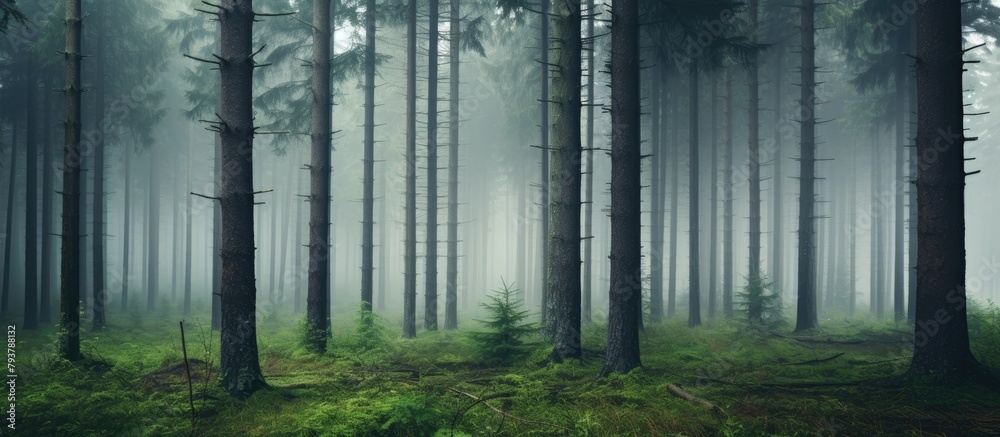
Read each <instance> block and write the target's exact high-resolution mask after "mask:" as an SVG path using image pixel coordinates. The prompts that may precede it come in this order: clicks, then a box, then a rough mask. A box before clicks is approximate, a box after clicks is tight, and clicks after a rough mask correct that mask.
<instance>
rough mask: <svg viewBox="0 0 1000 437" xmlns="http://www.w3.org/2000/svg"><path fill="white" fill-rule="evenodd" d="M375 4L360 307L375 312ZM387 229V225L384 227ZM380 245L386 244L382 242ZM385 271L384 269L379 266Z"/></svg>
mask: <svg viewBox="0 0 1000 437" xmlns="http://www.w3.org/2000/svg"><path fill="white" fill-rule="evenodd" d="M375 8H376V5H375V0H366V1H365V127H364V130H365V132H364V135H365V138H364V141H365V145H364V147H365V149H364V174H363V175H362V178H363V184H364V189H363V196H362V206H361V303H362V304H363V305H365V309H367V310H369V311H370V310H371V309H372V287H373V285H372V281H373V278H372V275H373V274H374V270H375V265H374V257H375V241H374V239H375V215H374V209H375V14H376V9H375ZM382 226H385V223H382ZM379 243H380V244H385V243H384V242H382V241H380V242H379ZM379 267H380V268H385V266H379Z"/></svg>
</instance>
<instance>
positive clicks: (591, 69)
mask: <svg viewBox="0 0 1000 437" xmlns="http://www.w3.org/2000/svg"><path fill="white" fill-rule="evenodd" d="M587 13H588V14H590V16H589V17H588V18H587V37H588V38H589V39H590V41H591V42H590V46H589V47H590V50H587V130H586V131H585V133H584V138H585V139H586V142H587V143H586V146H585V147H586V149H585V150H584V152H583V153H584V160H585V161H586V169H587V170H586V173H585V174H584V175H583V177H584V180H583V190H584V191H583V196H584V198H583V235H584V237H585V238H586V239H585V240H583V284H582V290H581V293H582V294H583V296H582V301H583V302H582V304H581V305H582V306H583V315H582V316H581V317H582V320H581V322H582V323H584V324H588V325H589V324H590V323H591V319H592V314H593V309H592V300H593V298H592V294H593V292H592V287H593V285H594V284H593V281H594V279H593V274H594V273H593V268H594V259H593V258H594V257H593V240H594V238H593V237H594V76H596V75H597V71H598V69H597V68H596V66H595V65H594V50H593V48H594V46H595V44H594V43H593V41H594V20H596V14H595V12H594V0H587ZM661 150H663V147H662V146H661ZM661 153H663V152H661ZM522 217H523V215H522ZM660 218H661V220H662V218H663V215H662V213H661V214H660ZM661 227H662V225H661ZM660 301H661V302H660V313H661V314H662V313H663V302H662V301H663V296H662V287H661V295H660Z"/></svg>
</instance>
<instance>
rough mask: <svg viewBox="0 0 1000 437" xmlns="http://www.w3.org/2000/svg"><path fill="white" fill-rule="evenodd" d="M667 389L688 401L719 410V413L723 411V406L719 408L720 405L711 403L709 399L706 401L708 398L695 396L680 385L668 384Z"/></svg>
mask: <svg viewBox="0 0 1000 437" xmlns="http://www.w3.org/2000/svg"><path fill="white" fill-rule="evenodd" d="M667 390H670V393H673V394H674V395H676V396H677V397H679V398H681V399H684V400H686V401H688V402H691V403H692V404H698V405H701V406H703V407H705V408H708V409H710V410H712V411H715V412H719V413H721V412H722V408H719V406H718V405H715V404H713V403H711V402H709V401H706V400H704V399H702V398H699V397H697V396H694V395H692V394H690V393H688V392H686V391H684V389H682V388H680V387H678V386H676V385H674V384H667Z"/></svg>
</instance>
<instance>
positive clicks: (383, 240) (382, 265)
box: [375, 165, 389, 311]
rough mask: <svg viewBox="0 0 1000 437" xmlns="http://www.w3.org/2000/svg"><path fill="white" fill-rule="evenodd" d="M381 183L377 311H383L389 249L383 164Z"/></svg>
mask: <svg viewBox="0 0 1000 437" xmlns="http://www.w3.org/2000/svg"><path fill="white" fill-rule="evenodd" d="M381 179H382V183H381V184H380V186H379V198H380V199H382V203H381V205H379V209H378V212H379V227H378V304H376V306H375V309H376V310H378V311H385V308H386V306H385V300H386V296H385V291H386V288H387V287H386V285H387V284H386V281H387V280H386V273H387V272H388V271H389V261H388V257H387V256H386V253H387V252H388V251H389V238H388V236H387V232H386V230H387V229H388V227H389V215H388V212H387V210H388V208H387V202H386V200H385V199H386V197H385V186H386V184H387V182H388V178H387V171H386V168H385V166H384V165H383V166H382V175H381Z"/></svg>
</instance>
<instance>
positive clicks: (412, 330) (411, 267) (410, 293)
mask: <svg viewBox="0 0 1000 437" xmlns="http://www.w3.org/2000/svg"><path fill="white" fill-rule="evenodd" d="M405 226H406V230H405V233H406V237H405V241H404V243H403V244H405V246H406V247H405V254H404V259H403V338H413V337H416V336H417V0H409V1H408V2H407V6H406V222H405Z"/></svg>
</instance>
